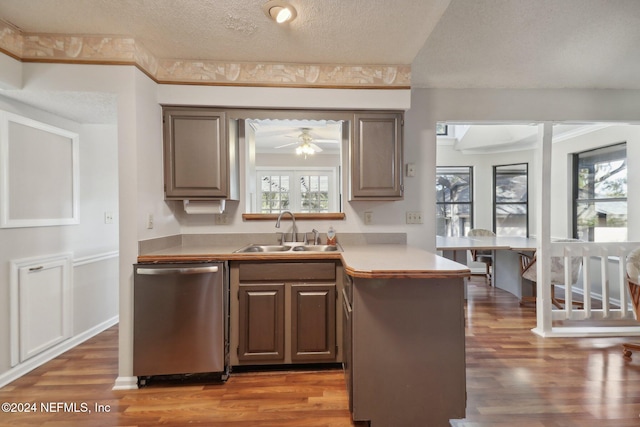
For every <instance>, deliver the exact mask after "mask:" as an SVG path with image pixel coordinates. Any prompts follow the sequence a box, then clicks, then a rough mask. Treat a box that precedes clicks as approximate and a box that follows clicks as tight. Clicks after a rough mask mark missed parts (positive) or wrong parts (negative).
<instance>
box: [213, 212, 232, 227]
mask: <svg viewBox="0 0 640 427" xmlns="http://www.w3.org/2000/svg"><path fill="white" fill-rule="evenodd" d="M215 222H216V225H224V224H228V223H229V218H228V217H227V214H217V215H216V220H215Z"/></svg>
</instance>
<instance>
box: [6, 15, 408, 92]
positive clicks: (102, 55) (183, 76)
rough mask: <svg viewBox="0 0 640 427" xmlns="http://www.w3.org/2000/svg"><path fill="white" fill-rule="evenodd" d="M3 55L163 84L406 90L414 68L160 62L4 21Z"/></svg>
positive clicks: (140, 51)
mask: <svg viewBox="0 0 640 427" xmlns="http://www.w3.org/2000/svg"><path fill="white" fill-rule="evenodd" d="M0 51H2V52H5V53H7V54H8V55H10V56H12V57H14V58H16V59H18V60H21V61H24V62H65V63H98V64H118V65H122V64H130V65H135V66H137V67H138V68H140V69H141V70H143V71H144V72H145V73H146V74H148V75H149V76H150V77H151V78H153V79H155V80H156V81H157V82H159V83H175V84H180V83H183V84H200V85H237V86H285V87H286V86H291V87H350V88H389V89H406V88H408V87H410V85H411V66H410V65H327V64H275V63H253V62H224V61H220V62H219V61H196V60H173V59H158V58H156V57H154V55H153V54H151V52H149V51H148V50H147V49H146V48H145V47H144V46H143V45H142V44H141V43H140V42H137V41H136V40H135V39H133V38H130V37H122V36H113V37H108V36H92V35H58V34H23V33H22V32H21V31H20V30H18V29H17V28H15V27H12V26H11V25H9V24H7V23H6V22H3V21H1V20H0Z"/></svg>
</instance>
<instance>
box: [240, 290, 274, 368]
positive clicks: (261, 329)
mask: <svg viewBox="0 0 640 427" xmlns="http://www.w3.org/2000/svg"><path fill="white" fill-rule="evenodd" d="M239 299H240V301H239V308H238V312H239V313H238V314H239V317H240V318H239V327H238V330H239V334H240V335H239V337H238V360H240V361H242V362H247V361H256V362H258V361H259V362H264V361H273V362H282V361H283V360H284V283H273V284H272V283H269V284H240V288H239Z"/></svg>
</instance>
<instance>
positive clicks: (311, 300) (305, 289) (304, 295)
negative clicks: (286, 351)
mask: <svg viewBox="0 0 640 427" xmlns="http://www.w3.org/2000/svg"><path fill="white" fill-rule="evenodd" d="M335 358H336V285H335V283H331V284H304V283H294V284H292V285H291V360H292V361H295V362H304V361H318V360H328V361H335Z"/></svg>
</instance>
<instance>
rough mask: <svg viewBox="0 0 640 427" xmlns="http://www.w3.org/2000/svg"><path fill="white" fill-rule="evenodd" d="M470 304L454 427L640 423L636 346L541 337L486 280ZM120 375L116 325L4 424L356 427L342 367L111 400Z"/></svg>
mask: <svg viewBox="0 0 640 427" xmlns="http://www.w3.org/2000/svg"><path fill="white" fill-rule="evenodd" d="M468 297H469V299H468V303H467V319H468V320H467V325H468V327H467V357H466V360H467V418H466V419H465V420H456V421H454V422H453V425H454V426H456V427H485V426H487V427H488V426H492V427H502V426H505V427H506V426H509V427H512V426H517V427H573V426H575V427H578V426H579V427H590V426H598V427H608V426H611V427H613V426H615V427H626V426H640V354H637V355H634V356H635V358H634V359H633V360H632V361H631V362H627V361H625V360H624V359H623V357H622V349H621V343H622V342H625V341H626V340H625V339H622V338H594V339H564V338H562V339H560V338H554V339H550V338H548V339H542V338H539V337H537V336H535V335H533V334H532V333H531V331H530V329H531V328H533V326H534V325H535V312H534V307H533V306H525V307H520V305H519V303H518V300H517V299H516V298H515V297H513V296H512V295H510V294H508V293H505V292H503V291H500V290H496V289H495V288H490V287H487V286H486V285H485V284H484V279H483V278H475V277H474V278H473V279H472V280H471V282H470V285H469V292H468ZM638 341H640V338H639V339H638ZM117 366H118V361H117V328H111V329H109V330H107V331H105V332H103V333H102V334H100V335H98V336H97V337H94V338H92V339H91V340H89V341H87V342H86V343H84V344H82V345H80V346H78V347H76V348H74V349H73V350H71V351H69V352H67V353H65V354H63V355H62V356H60V357H58V358H57V359H55V360H53V361H51V362H49V363H47V364H45V365H43V366H42V367H40V368H38V369H36V370H34V371H32V372H31V373H29V374H28V375H26V376H24V377H22V378H20V379H19V380H16V381H14V382H13V383H11V384H9V385H7V386H5V387H4V388H2V389H0V402H13V403H16V405H17V404H25V403H26V404H31V405H32V404H34V403H35V404H36V409H37V411H35V412H31V413H6V412H2V413H0V425H1V426H36V425H37V426H56V427H57V426H65V427H66V426H157V425H165V426H169V425H172V426H182V425H185V424H196V425H203V426H204V425H206V426H213V427H216V426H225V427H249V426H251V427H256V426H258V427H266V426H274V427H275V426H278V427H282V426H284V427H287V426H292V427H293V426H295V427H300V426H311V427H319V426H323V427H340V426H352V425H353V424H352V423H351V420H350V416H349V412H348V408H347V396H346V392H345V387H344V379H343V376H342V372H341V371H340V370H328V371H303V372H289V371H285V372H270V373H234V374H233V375H232V376H231V378H230V379H229V380H228V381H227V382H226V384H224V385H219V384H207V383H193V384H182V385H172V384H151V385H149V386H147V387H145V388H142V389H140V390H131V391H112V390H111V387H112V386H113V383H114V381H115V378H116V376H117V369H118V368H117ZM58 402H60V404H61V405H64V404H67V408H64V406H60V407H58V406H57V405H58ZM73 404H75V408H74V407H73ZM42 405H44V406H48V407H49V408H50V409H57V411H58V412H49V413H45V412H43V409H42ZM85 405H86V406H85ZM96 405H102V406H101V408H102V409H103V410H102V412H99V411H98V410H97V409H100V407H96ZM73 409H75V410H76V411H77V412H73V411H70V410H73ZM85 409H86V410H87V412H83V411H84V410H85ZM89 410H90V411H91V412H88V411H89ZM374 427H386V426H374ZM419 427H422V426H419ZM424 427H431V426H424Z"/></svg>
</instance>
